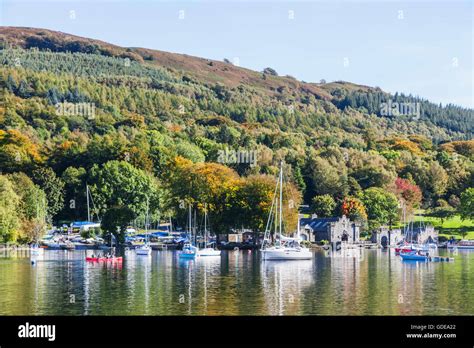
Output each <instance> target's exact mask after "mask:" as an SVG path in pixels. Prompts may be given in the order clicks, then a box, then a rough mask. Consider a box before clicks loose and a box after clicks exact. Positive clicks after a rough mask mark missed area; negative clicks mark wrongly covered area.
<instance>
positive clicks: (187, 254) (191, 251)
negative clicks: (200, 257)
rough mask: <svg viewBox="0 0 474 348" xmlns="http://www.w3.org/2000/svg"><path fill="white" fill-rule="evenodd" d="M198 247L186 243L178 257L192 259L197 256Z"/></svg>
mask: <svg viewBox="0 0 474 348" xmlns="http://www.w3.org/2000/svg"><path fill="white" fill-rule="evenodd" d="M197 252H198V249H197V248H196V247H195V246H193V245H191V244H190V243H186V244H185V245H184V246H183V250H181V252H180V253H179V257H180V258H183V259H193V258H195V257H196V256H197Z"/></svg>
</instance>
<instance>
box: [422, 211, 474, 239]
mask: <svg viewBox="0 0 474 348" xmlns="http://www.w3.org/2000/svg"><path fill="white" fill-rule="evenodd" d="M425 214H426V212H425V211H423V210H419V211H417V212H416V215H415V219H414V221H415V222H424V223H425V224H430V225H433V226H434V227H435V229H436V230H438V233H439V236H444V237H447V238H449V237H451V236H454V238H457V239H459V238H462V234H463V232H465V233H466V235H465V236H464V239H474V221H473V220H464V221H463V220H461V217H460V216H459V215H456V216H453V217H452V218H449V219H445V220H444V221H443V222H441V219H439V218H435V217H432V216H427V215H425Z"/></svg>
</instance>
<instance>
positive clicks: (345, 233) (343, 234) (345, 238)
mask: <svg viewBox="0 0 474 348" xmlns="http://www.w3.org/2000/svg"><path fill="white" fill-rule="evenodd" d="M348 240H349V233H347V231H344V232H343V233H342V237H341V242H347V241H348Z"/></svg>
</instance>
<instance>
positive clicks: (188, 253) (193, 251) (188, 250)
mask: <svg viewBox="0 0 474 348" xmlns="http://www.w3.org/2000/svg"><path fill="white" fill-rule="evenodd" d="M192 235H193V233H192V217H191V205H189V220H188V242H187V243H185V244H184V245H183V250H181V252H180V253H179V257H180V258H184V259H193V258H195V257H196V256H197V251H198V248H196V247H195V246H194V245H193V244H192V242H191V241H192Z"/></svg>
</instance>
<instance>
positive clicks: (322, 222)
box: [300, 215, 360, 244]
mask: <svg viewBox="0 0 474 348" xmlns="http://www.w3.org/2000/svg"><path fill="white" fill-rule="evenodd" d="M359 233H360V226H359V225H358V224H357V223H355V222H353V221H351V220H350V219H348V218H347V217H346V216H345V215H343V216H342V217H330V218H318V217H316V216H315V215H313V216H312V217H310V218H302V219H300V236H301V238H302V239H304V240H308V241H310V242H321V241H323V240H327V241H328V242H329V243H339V242H347V243H351V244H352V243H358V242H359Z"/></svg>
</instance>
